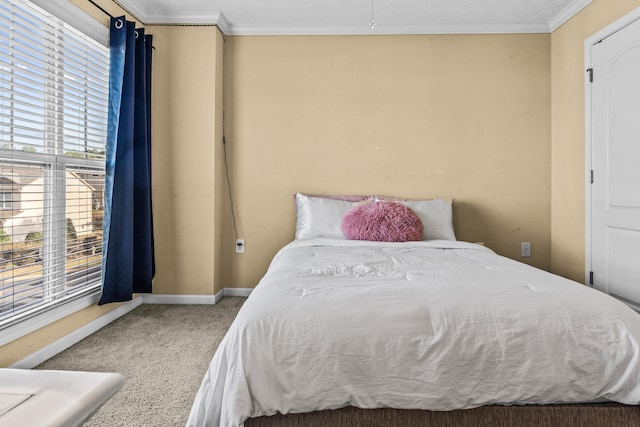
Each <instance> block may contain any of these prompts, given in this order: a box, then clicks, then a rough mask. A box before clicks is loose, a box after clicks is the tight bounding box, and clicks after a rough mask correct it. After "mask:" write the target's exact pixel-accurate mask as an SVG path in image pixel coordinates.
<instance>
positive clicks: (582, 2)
mask: <svg viewBox="0 0 640 427" xmlns="http://www.w3.org/2000/svg"><path fill="white" fill-rule="evenodd" d="M592 2H593V0H574V1H572V2H571V3H569V4H568V5H567V7H565V8H564V9H562V10H561V11H560V12H559V13H558V14H557V15H556V16H554V17H553V18H551V19H550V20H549V32H550V33H553V32H554V31H555V30H557V29H558V28H559V27H560V26H561V25H562V24H564V23H565V22H567V21H568V20H569V19H571V18H573V17H574V16H576V15H577V14H578V13H579V12H580V11H581V10H582V9H584V8H585V7H587V6H589V5H590V4H591V3H592Z"/></svg>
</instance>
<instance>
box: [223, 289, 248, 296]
mask: <svg viewBox="0 0 640 427" xmlns="http://www.w3.org/2000/svg"><path fill="white" fill-rule="evenodd" d="M223 291H224V296H226V297H248V296H249V295H250V294H251V291H253V288H224V289H223Z"/></svg>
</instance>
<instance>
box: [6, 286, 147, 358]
mask: <svg viewBox="0 0 640 427" xmlns="http://www.w3.org/2000/svg"><path fill="white" fill-rule="evenodd" d="M140 304H142V298H135V299H133V300H132V301H128V302H125V303H124V304H122V305H121V306H120V307H118V308H116V309H114V310H111V311H110V312H108V313H106V314H104V315H102V316H100V317H98V318H97V319H96V320H94V321H92V322H89V323H87V324H86V325H84V326H82V327H81V328H78V329H76V330H75V331H73V332H71V333H70V334H67V335H65V336H64V337H62V338H60V339H59V340H57V341H55V342H53V343H52V344H49V345H48V346H46V347H44V348H42V349H40V350H38V351H36V352H35V353H32V354H30V355H29V356H27V357H25V358H24V359H22V360H19V361H18V362H16V363H14V364H13V365H11V366H9V368H17V369H31V368H33V367H35V366H38V365H39V364H41V363H42V362H44V361H45V360H47V359H50V358H52V357H53V356H55V355H56V354H58V353H60V352H61V351H63V350H65V349H67V348H69V347H71V346H72V345H74V344H75V343H77V342H79V341H81V340H83V339H84V338H86V337H88V336H89V335H91V334H92V333H94V332H96V331H97V330H99V329H101V328H103V327H105V326H107V325H108V324H109V323H111V322H113V321H114V320H116V319H117V318H119V317H122V316H124V315H125V314H127V313H128V312H130V311H131V310H133V309H134V308H136V307H138V306H139V305H140Z"/></svg>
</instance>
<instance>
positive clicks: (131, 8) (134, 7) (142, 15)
mask: <svg viewBox="0 0 640 427" xmlns="http://www.w3.org/2000/svg"><path fill="white" fill-rule="evenodd" d="M113 2H114V3H115V4H117V5H118V6H120V7H121V8H123V9H124V10H125V11H127V12H128V13H129V14H130V15H131V16H133V17H134V18H135V19H136V20H137V21H139V22H140V23H142V24H143V25H144V24H148V23H149V22H148V20H147V15H148V14H147V11H146V10H145V8H144V6H142V5H141V4H140V3H138V1H137V0H113Z"/></svg>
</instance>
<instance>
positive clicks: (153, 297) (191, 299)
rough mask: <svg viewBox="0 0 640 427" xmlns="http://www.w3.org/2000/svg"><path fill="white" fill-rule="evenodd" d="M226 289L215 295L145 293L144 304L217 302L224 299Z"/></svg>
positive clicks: (143, 296)
mask: <svg viewBox="0 0 640 427" xmlns="http://www.w3.org/2000/svg"><path fill="white" fill-rule="evenodd" d="M223 295H224V289H223V290H221V291H219V292H218V293H217V294H215V295H162V294H143V295H142V302H143V303H144V304H209V305H211V304H215V303H217V302H218V301H220V300H221V299H222V296H223Z"/></svg>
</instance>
